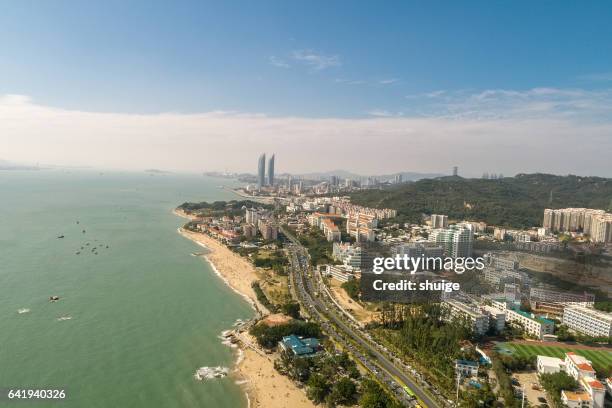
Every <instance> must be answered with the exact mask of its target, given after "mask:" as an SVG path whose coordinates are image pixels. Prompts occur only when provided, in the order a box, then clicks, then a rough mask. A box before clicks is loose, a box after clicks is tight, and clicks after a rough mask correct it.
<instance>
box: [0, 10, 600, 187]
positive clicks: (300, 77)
mask: <svg viewBox="0 0 612 408" xmlns="http://www.w3.org/2000/svg"><path fill="white" fill-rule="evenodd" d="M0 10H1V11H0V142H2V145H1V147H2V151H0V154H2V157H0V159H5V160H13V161H22V162H29V163H35V162H39V163H50V164H69V165H75V166H79V165H91V166H96V167H103V168H121V169H126V168H127V169H143V168H163V169H169V170H180V171H201V170H232V171H254V168H255V166H256V160H257V157H258V156H259V154H260V153H262V152H268V153H272V152H275V153H276V163H277V169H278V171H279V172H284V171H288V172H311V171H322V170H333V169H339V168H342V169H346V170H350V171H353V172H357V173H361V174H384V173H387V174H388V173H392V172H396V171H423V172H438V173H440V172H441V173H448V172H449V171H450V169H451V168H452V166H453V165H458V166H459V167H460V169H461V170H460V173H461V174H463V175H467V176H479V175H481V174H482V173H483V172H489V173H493V172H495V173H500V172H501V173H504V174H506V175H510V174H515V173H518V172H534V171H541V172H551V173H557V174H567V173H574V174H583V175H603V176H610V177H612V168H611V167H610V165H609V159H610V158H609V152H610V151H612V137H610V135H611V134H612V24H611V23H610V22H611V21H612V2H609V1H608V2H606V1H589V2H570V1H554V2H553V1H512V2H510V1H503V2H502V1H462V2H460V1H444V2H442V1H427V2H424V1H419V2H417V1H397V2H393V1H387V2H373V1H372V2H363V1H333V2H330V1H320V2H315V1H308V2H289V1H277V2H269V1H241V2H237V1H219V2H214V3H213V2H204V1H194V2H187V1H183V2H179V1H166V2H155V1H114V0H113V1H103V2H102V1H99V2H93V1H80V2H77V1H73V2H66V1H26V0H23V1H3V0H0ZM33 146H34V148H33ZM339 152H342V154H339Z"/></svg>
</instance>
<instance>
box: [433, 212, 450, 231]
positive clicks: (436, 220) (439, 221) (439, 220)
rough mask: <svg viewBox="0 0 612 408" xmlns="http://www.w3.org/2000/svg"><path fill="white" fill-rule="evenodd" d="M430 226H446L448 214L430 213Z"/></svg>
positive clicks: (435, 227) (434, 227)
mask: <svg viewBox="0 0 612 408" xmlns="http://www.w3.org/2000/svg"><path fill="white" fill-rule="evenodd" d="M431 228H433V229H437V228H448V215H441V214H432V215H431Z"/></svg>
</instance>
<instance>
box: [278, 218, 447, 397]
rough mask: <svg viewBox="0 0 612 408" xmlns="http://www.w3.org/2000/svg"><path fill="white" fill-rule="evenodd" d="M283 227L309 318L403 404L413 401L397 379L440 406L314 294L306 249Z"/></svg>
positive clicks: (297, 291) (295, 288)
mask: <svg viewBox="0 0 612 408" xmlns="http://www.w3.org/2000/svg"><path fill="white" fill-rule="evenodd" d="M282 230H283V233H284V234H285V236H287V237H288V238H289V239H290V240H291V241H292V243H293V244H292V245H288V247H287V249H288V253H289V260H290V264H291V274H290V276H291V280H292V283H293V284H292V291H293V292H294V294H295V295H297V298H298V300H299V301H300V303H302V305H303V306H304V307H305V309H306V310H307V311H308V313H309V314H310V315H311V317H313V318H316V320H318V322H319V323H320V324H321V326H322V327H323V329H324V330H325V331H326V332H327V333H328V335H330V336H331V337H332V338H333V339H334V340H335V341H337V342H338V343H340V344H342V345H343V346H344V347H345V348H347V349H348V350H349V351H350V353H351V354H352V355H353V356H354V357H355V358H357V359H358V360H359V362H360V363H361V364H362V365H363V366H365V367H366V368H367V369H368V370H369V371H370V372H371V373H372V374H373V375H374V376H376V377H377V379H378V380H379V381H380V382H381V383H383V384H385V385H386V386H387V387H388V388H389V389H391V390H393V392H394V393H395V395H396V397H397V398H398V399H399V400H400V401H401V402H402V403H403V404H404V405H406V406H415V405H416V402H415V401H414V400H413V399H412V398H411V397H410V396H409V395H408V394H407V393H406V392H405V391H404V389H403V387H402V386H401V385H400V384H398V383H397V381H396V379H399V381H400V382H401V383H403V384H404V385H407V386H408V387H409V388H410V389H412V391H413V392H414V393H415V394H416V396H417V397H418V399H419V400H420V403H421V404H422V405H425V406H426V407H431V408H438V407H442V406H443V405H441V403H439V402H438V401H436V400H435V399H434V398H433V397H432V396H431V395H430V394H429V393H427V392H426V391H425V390H424V389H423V387H422V386H421V385H420V384H418V383H417V382H416V381H415V380H414V379H413V378H411V377H409V376H408V375H407V374H406V373H405V372H404V371H403V370H401V369H400V368H398V367H397V366H396V365H395V364H394V363H393V361H392V360H391V358H390V357H387V356H385V355H384V354H383V353H382V352H381V351H379V349H378V348H377V347H375V346H374V345H372V344H371V339H367V338H366V335H364V334H362V333H361V332H360V331H359V330H358V329H355V328H352V327H351V326H350V325H349V324H347V323H345V322H344V321H343V320H342V319H341V318H340V317H338V316H337V315H336V313H334V312H333V310H331V308H330V307H329V306H330V304H325V303H324V302H323V301H322V300H320V299H319V298H318V297H317V295H320V292H319V291H317V287H316V282H313V280H312V279H311V277H310V276H309V260H308V254H307V251H306V249H305V248H304V247H303V246H301V244H300V243H299V242H298V241H297V240H296V239H295V237H293V236H292V235H291V234H290V233H288V232H287V231H285V230H284V229H282ZM330 323H333V324H330ZM354 344H357V345H359V347H360V348H362V349H363V350H366V352H367V354H368V355H367V356H365V355H363V353H362V352H361V351H360V350H358V348H357V347H355V346H354ZM378 347H380V346H378Z"/></svg>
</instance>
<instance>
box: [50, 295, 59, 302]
mask: <svg viewBox="0 0 612 408" xmlns="http://www.w3.org/2000/svg"><path fill="white" fill-rule="evenodd" d="M58 300H60V297H59V296H56V295H55V296H49V302H57V301H58Z"/></svg>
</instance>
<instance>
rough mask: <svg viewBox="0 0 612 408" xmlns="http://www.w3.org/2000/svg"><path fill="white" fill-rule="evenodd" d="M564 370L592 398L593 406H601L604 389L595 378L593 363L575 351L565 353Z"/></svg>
mask: <svg viewBox="0 0 612 408" xmlns="http://www.w3.org/2000/svg"><path fill="white" fill-rule="evenodd" d="M565 371H566V372H567V374H568V375H570V376H572V377H574V379H575V380H576V381H578V383H579V384H580V386H581V387H582V389H583V390H584V391H586V392H587V393H588V394H589V396H590V397H591V400H592V405H591V406H592V407H593V408H603V407H604V399H605V395H606V389H605V387H604V385H603V384H602V383H601V382H600V381H599V380H598V379H597V376H596V373H595V370H594V369H593V365H592V364H591V362H590V361H589V360H587V359H586V358H584V357H583V356H580V355H578V354H576V353H573V352H570V353H566V354H565Z"/></svg>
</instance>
